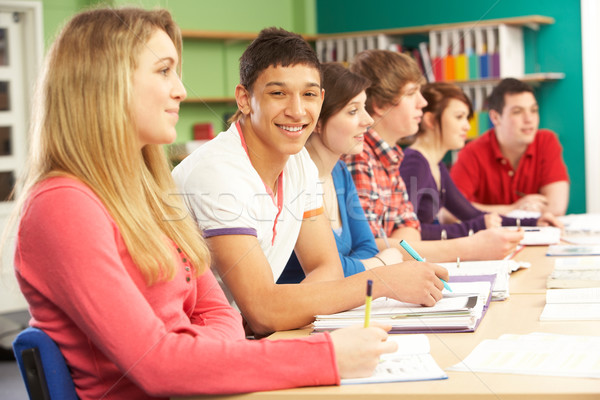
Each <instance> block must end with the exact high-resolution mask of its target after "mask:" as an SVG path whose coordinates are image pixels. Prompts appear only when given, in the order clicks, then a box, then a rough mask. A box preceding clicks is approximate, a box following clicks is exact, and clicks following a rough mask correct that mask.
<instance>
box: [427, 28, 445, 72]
mask: <svg viewBox="0 0 600 400" xmlns="http://www.w3.org/2000/svg"><path fill="white" fill-rule="evenodd" d="M442 37H443V35H442V32H440V31H431V32H430V33H429V52H430V54H431V64H432V66H433V76H434V77H435V80H436V81H443V80H444V59H443V57H444V52H443V50H442V49H443V45H444V44H443V43H442Z"/></svg>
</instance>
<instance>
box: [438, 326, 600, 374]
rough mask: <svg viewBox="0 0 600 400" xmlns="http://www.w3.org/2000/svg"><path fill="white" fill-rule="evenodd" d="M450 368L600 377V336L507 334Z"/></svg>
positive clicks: (482, 346)
mask: <svg viewBox="0 0 600 400" xmlns="http://www.w3.org/2000/svg"><path fill="white" fill-rule="evenodd" d="M447 370H448V371H464V372H469V373H473V372H497V373H503V374H524V375H551V376H570V377H582V378H600V337H599V336H576V335H558V334H551V333H537V332H535V333H530V334H527V335H512V334H506V335H502V336H500V338H498V339H492V340H484V341H482V342H481V343H479V344H478V345H477V347H475V349H474V350H473V351H472V352H471V354H469V355H468V356H467V358H465V359H464V360H463V361H462V362H460V363H458V364H456V365H453V366H452V367H450V368H447Z"/></svg>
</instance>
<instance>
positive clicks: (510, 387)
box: [188, 247, 600, 400]
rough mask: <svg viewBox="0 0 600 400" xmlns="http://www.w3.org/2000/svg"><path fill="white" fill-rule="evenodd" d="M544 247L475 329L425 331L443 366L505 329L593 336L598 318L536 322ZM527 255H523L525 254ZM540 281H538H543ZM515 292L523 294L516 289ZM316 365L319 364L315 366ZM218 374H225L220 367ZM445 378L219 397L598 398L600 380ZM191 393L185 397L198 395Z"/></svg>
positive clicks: (533, 251)
mask: <svg viewBox="0 0 600 400" xmlns="http://www.w3.org/2000/svg"><path fill="white" fill-rule="evenodd" d="M545 249H546V248H545V247H532V248H527V249H524V250H523V251H522V252H521V253H520V254H519V257H520V259H522V260H528V261H531V262H532V266H531V268H530V269H529V270H524V271H518V272H517V273H515V275H514V276H511V297H510V298H509V299H508V300H506V301H502V302H492V303H491V305H490V309H489V310H488V312H487V314H486V316H485V317H484V319H483V320H482V322H481V324H480V325H479V327H478V329H477V331H476V332H473V333H445V334H428V335H427V336H428V337H429V341H430V343H431V354H432V355H433V357H434V358H435V360H436V361H437V363H438V364H439V365H440V367H441V368H442V369H446V368H448V367H450V366H452V365H454V364H456V363H458V362H459V361H461V360H462V359H464V358H465V357H466V356H467V355H468V354H469V353H470V352H471V351H472V350H473V349H474V348H475V346H476V345H477V344H478V343H480V342H481V341H482V340H484V339H496V338H498V337H499V336H500V335H502V334H504V333H514V334H527V333H531V332H548V333H560V334H573V335H597V334H598V333H599V332H600V321H575V322H540V321H539V316H540V314H541V312H542V309H543V307H544V305H545V302H546V300H545V294H544V293H543V292H545V279H546V276H547V274H548V273H549V272H550V271H551V270H552V267H553V265H554V261H553V259H550V258H547V257H545V255H544V254H545ZM525 257H526V258H525ZM542 282H543V285H542ZM518 292H522V294H521V293H518ZM309 333H310V330H309V329H304V330H295V331H287V332H277V333H275V334H273V335H272V336H271V337H270V338H271V339H285V338H291V337H298V336H305V335H308V334H309ZM315 368H318V366H315ZM223 373H227V372H226V371H224V372H223ZM447 373H448V377H449V379H447V380H441V381H422V382H399V383H386V384H369V385H349V386H327V387H309V388H297V389H288V390H280V391H272V392H259V393H251V394H245V395H237V396H220V397H218V398H219V399H248V400H254V399H269V400H276V399H285V400H296V399H298V400H299V399H327V400H338V399H340V400H341V399H359V398H360V399H440V400H442V399H443V400H462V399H468V400H474V399H494V400H499V399H501V400H507V399H511V400H512V399H524V398H527V399H528V400H530V399H534V400H536V399H539V400H541V399H569V400H570V399H596V400H598V399H600V379H586V378H560V377H551V376H534V375H509V374H495V373H494V374H492V373H474V372H473V373H470V372H452V371H448V372H447ZM203 398H205V397H202V396H196V397H190V398H188V399H203Z"/></svg>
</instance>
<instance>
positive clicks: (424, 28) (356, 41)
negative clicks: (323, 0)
mask: <svg viewBox="0 0 600 400" xmlns="http://www.w3.org/2000/svg"><path fill="white" fill-rule="evenodd" d="M553 23H554V19H553V18H550V17H545V16H541V15H530V16H522V17H513V18H500V19H490V20H482V21H472V22H461V23H449V24H437V25H421V26H414V27H404V28H394V29H380V30H374V31H360V32H346V33H339V34H323V35H303V37H304V38H305V39H306V40H308V41H309V42H311V43H314V44H315V47H316V50H317V54H318V55H319V58H320V59H321V61H345V62H349V61H351V59H352V57H353V55H354V54H356V53H358V52H360V51H362V50H364V49H368V48H380V49H389V48H400V47H401V45H402V42H403V40H404V38H405V37H407V36H411V35H422V36H425V37H427V38H428V39H429V40H427V39H426V38H423V40H422V43H421V45H423V44H424V43H426V42H429V43H430V45H432V46H436V47H438V48H442V49H444V50H443V52H444V56H446V55H453V54H454V53H456V54H458V51H457V50H455V49H454V47H457V46H459V45H462V50H463V51H464V50H465V43H464V41H465V40H466V39H465V38H466V36H469V35H471V34H472V33H473V32H475V31H480V32H487V33H485V34H484V35H486V34H489V35H499V38H501V40H502V41H504V43H498V42H500V41H501V40H500V39H499V40H497V41H496V44H495V45H496V46H498V48H499V50H497V49H493V50H494V51H497V54H494V56H495V57H496V59H495V60H496V61H495V62H497V63H499V66H496V67H495V68H496V70H495V72H494V73H495V75H494V76H493V77H491V76H487V77H484V78H479V79H468V77H469V76H468V75H467V76H466V79H465V78H462V76H461V77H460V78H458V76H457V78H458V79H457V78H455V79H441V80H450V81H452V82H454V83H456V84H457V85H459V86H461V87H462V88H463V90H464V91H465V93H467V95H468V96H469V97H470V98H471V100H472V101H473V103H474V107H475V110H476V111H481V110H482V107H483V100H484V99H485V98H486V97H487V95H489V93H490V91H491V90H492V88H493V86H494V85H495V84H496V83H497V82H498V81H500V79H501V78H502V77H507V76H513V77H515V78H519V79H521V80H523V81H526V82H529V83H530V84H532V85H534V86H537V85H540V84H542V83H544V82H548V81H556V80H560V79H563V78H564V74H563V73H560V72H543V73H534V74H524V71H525V67H524V54H523V53H524V50H523V48H524V46H523V35H522V29H523V28H528V29H532V30H534V31H537V30H539V29H540V26H541V25H549V24H553ZM499 31H501V32H500V33H499ZM182 35H183V38H184V41H187V42H188V43H189V42H190V41H191V42H192V43H193V42H194V41H210V42H221V43H223V44H224V46H225V47H224V50H223V52H224V56H223V60H222V62H223V66H224V68H225V69H226V68H233V66H231V65H229V64H231V63H232V60H233V59H236V61H237V58H239V55H241V51H243V48H245V46H246V44H247V43H249V42H250V41H252V40H253V39H255V38H256V36H257V35H258V33H255V32H233V31H202V30H183V31H182ZM443 35H446V37H444V38H443V40H445V42H443V43H440V42H439V40H440V38H442V36H443ZM468 40H469V42H468V44H469V46H472V48H473V51H477V52H480V51H481V49H476V48H475V38H471V39H468ZM478 40H481V39H478ZM486 40H487V39H486ZM490 40H492V39H490ZM432 41H433V42H434V43H431V42H432ZM489 43H494V42H493V41H491V42H485V44H486V45H487V44H489ZM336 46H338V48H339V50H337V51H336V50H334V49H335V47H336ZM427 46H429V45H424V47H423V48H420V51H421V53H422V52H423V51H424V50H425V51H427V53H428V54H427V57H429V53H430V52H431V51H430V50H429V49H427ZM229 47H232V48H235V50H228V48H229ZM515 49H516V50H515ZM236 51H237V52H239V54H237V53H236ZM414 51H417V52H419V50H413V52H414ZM483 51H484V52H486V53H487V52H488V50H487V49H485V47H484V50H483ZM508 53H510V54H508ZM507 54H508V55H507ZM515 54H516V55H515ZM337 55H339V56H341V57H345V58H344V59H341V60H337V59H334V58H335V56H337ZM236 56H237V57H236ZM491 57H492V54H491V52H490V59H491ZM501 57H505V58H508V57H510V61H509V62H508V63H506V62H503V63H502V62H498V59H500V58H501ZM429 58H431V57H429ZM475 58H477V57H475ZM432 61H433V59H432V58H431V60H430V62H429V65H431V66H432V67H430V70H431V74H433V65H436V62H435V61H434V62H433V63H432ZM513 61H514V62H513ZM466 62H469V60H466V61H463V63H466ZM477 62H479V60H478V61H477ZM422 64H423V68H424V74H425V75H427V67H426V65H425V57H423V62H422ZM514 64H518V65H517V66H516V67H515V66H514ZM437 65H439V63H438V64H437ZM482 65H484V64H482ZM489 65H490V70H491V65H492V64H491V63H490V64H489ZM502 65H504V67H503V66H502ZM506 65H508V66H510V68H507V67H506ZM502 68H504V69H505V71H504V72H503V71H502ZM506 71H508V72H506ZM514 71H522V72H521V73H519V74H518V75H517V76H515V75H514V73H513V72H514ZM437 72H439V71H436V73H437ZM431 74H430V76H429V78H430V80H432V76H431ZM225 79H226V80H229V81H231V80H233V78H232V75H231V72H230V73H229V75H226V77H225ZM438 80H440V79H439V76H438ZM230 85H231V82H229V86H230ZM224 86H225V87H226V86H228V85H227V83H225V84H224ZM223 92H224V94H226V93H225V92H226V90H223ZM184 103H186V104H189V105H190V106H191V105H198V106H201V105H206V106H207V107H221V108H227V107H233V106H234V105H235V98H234V97H232V96H220V95H216V96H208V97H198V96H193V95H191V96H190V97H188V98H187V99H186V100H185V101H184ZM485 117H486V115H485V112H482V118H481V126H478V127H476V128H475V130H474V132H473V133H471V135H470V137H475V136H477V135H478V134H479V133H481V132H482V131H484V130H486V129H487V126H486V125H485V121H487V119H486V118H485Z"/></svg>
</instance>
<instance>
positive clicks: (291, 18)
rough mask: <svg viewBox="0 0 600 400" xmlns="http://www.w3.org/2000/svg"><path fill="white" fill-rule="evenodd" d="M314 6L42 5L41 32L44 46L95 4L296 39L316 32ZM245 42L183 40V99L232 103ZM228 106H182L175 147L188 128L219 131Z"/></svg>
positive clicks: (77, 1)
mask: <svg viewBox="0 0 600 400" xmlns="http://www.w3.org/2000/svg"><path fill="white" fill-rule="evenodd" d="M315 1H316V0H251V1H245V0H219V1H204V0H203V1H198V0H105V1H101V0H43V1H42V5H43V10H44V32H45V40H46V44H47V45H48V44H49V43H51V41H52V39H53V38H54V37H55V35H56V32H57V31H58V29H59V28H60V27H61V26H62V25H63V24H64V22H65V20H67V19H68V18H69V17H70V16H72V15H73V14H74V13H76V12H77V11H79V10H81V9H83V8H85V7H88V6H90V5H95V4H97V3H100V4H102V3H104V4H111V5H115V6H141V7H144V8H155V7H162V8H166V9H168V10H169V11H171V13H172V14H173V17H174V19H175V21H177V23H178V24H179V26H180V27H181V28H182V29H198V30H208V31H235V32H259V31H260V30H261V29H262V28H265V27H268V26H277V27H281V28H284V29H288V30H291V31H294V32H299V33H308V34H310V33H315V32H316V15H315V9H316V2H315ZM248 43H249V42H247V41H227V42H225V41H216V40H187V39H186V40H185V41H184V45H183V83H184V85H185V88H186V90H187V93H188V97H190V98H191V97H196V98H198V97H233V94H234V89H235V85H236V84H237V83H238V80H239V78H238V60H239V57H240V56H241V54H242V52H243V51H244V49H245V48H246V46H247V45H248ZM233 111H235V105H234V104H224V103H211V104H206V105H205V104H195V103H185V104H183V105H182V107H181V112H180V119H179V123H178V125H177V131H178V137H177V142H186V141H188V140H190V139H191V138H192V130H193V125H194V124H195V123H198V122H211V123H212V124H213V125H214V127H215V130H216V132H219V131H220V130H222V129H223V127H224V125H225V121H223V118H224V115H225V114H229V113H232V112H233Z"/></svg>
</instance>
